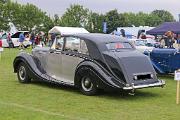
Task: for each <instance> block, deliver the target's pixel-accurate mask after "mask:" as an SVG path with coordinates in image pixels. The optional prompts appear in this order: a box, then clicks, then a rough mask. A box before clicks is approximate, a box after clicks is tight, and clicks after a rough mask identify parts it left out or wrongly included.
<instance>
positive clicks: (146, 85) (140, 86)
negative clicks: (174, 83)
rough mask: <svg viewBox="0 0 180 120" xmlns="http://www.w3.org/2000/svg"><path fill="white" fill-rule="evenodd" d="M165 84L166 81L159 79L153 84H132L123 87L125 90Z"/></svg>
mask: <svg viewBox="0 0 180 120" xmlns="http://www.w3.org/2000/svg"><path fill="white" fill-rule="evenodd" d="M164 85H165V81H163V80H158V82H156V83H153V84H145V85H132V86H130V87H123V89H124V90H134V89H141V88H148V87H163V86H164Z"/></svg>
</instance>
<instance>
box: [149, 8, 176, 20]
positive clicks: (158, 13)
mask: <svg viewBox="0 0 180 120" xmlns="http://www.w3.org/2000/svg"><path fill="white" fill-rule="evenodd" d="M151 14H153V15H156V16H158V17H160V18H161V20H162V21H163V22H172V21H175V20H174V17H173V15H172V14H171V13H170V12H168V11H166V10H154V11H152V12H151Z"/></svg>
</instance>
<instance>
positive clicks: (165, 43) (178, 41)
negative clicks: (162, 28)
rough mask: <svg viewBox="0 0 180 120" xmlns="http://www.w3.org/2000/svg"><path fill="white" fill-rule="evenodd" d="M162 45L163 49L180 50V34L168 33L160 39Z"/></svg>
mask: <svg viewBox="0 0 180 120" xmlns="http://www.w3.org/2000/svg"><path fill="white" fill-rule="evenodd" d="M160 45H161V47H162V48H174V47H178V48H180V34H174V33H173V32H172V31H167V32H166V33H165V34H164V35H163V37H162V38H161V39H160ZM175 45H176V46H175Z"/></svg>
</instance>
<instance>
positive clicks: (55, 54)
mask: <svg viewBox="0 0 180 120" xmlns="http://www.w3.org/2000/svg"><path fill="white" fill-rule="evenodd" d="M54 42H55V43H54V47H51V50H50V52H49V53H48V54H47V56H46V58H47V60H46V66H45V70H46V72H47V74H48V75H49V76H51V77H52V78H54V79H56V80H57V81H64V80H63V77H62V47H63V44H64V37H61V38H56V40H55V41H54Z"/></svg>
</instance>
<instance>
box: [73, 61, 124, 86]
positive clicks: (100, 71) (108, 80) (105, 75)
mask: <svg viewBox="0 0 180 120" xmlns="http://www.w3.org/2000/svg"><path fill="white" fill-rule="evenodd" d="M83 67H88V68H89V69H90V70H91V71H92V72H93V74H94V75H96V76H97V77H98V78H99V79H98V80H100V81H98V83H103V85H106V86H109V87H111V88H122V87H123V86H124V85H125V83H123V82H122V81H119V80H117V79H116V78H114V77H113V76H112V75H111V74H110V73H109V72H108V71H107V70H106V69H105V68H104V67H103V66H101V65H100V64H98V63H97V62H95V61H83V62H81V63H80V64H79V65H78V66H77V68H76V74H75V85H77V84H78V77H77V76H78V71H79V70H80V69H81V68H83Z"/></svg>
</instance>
